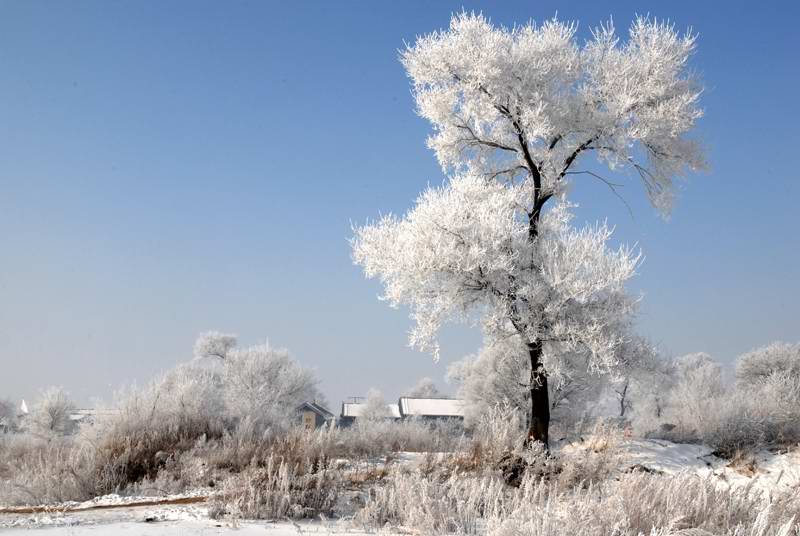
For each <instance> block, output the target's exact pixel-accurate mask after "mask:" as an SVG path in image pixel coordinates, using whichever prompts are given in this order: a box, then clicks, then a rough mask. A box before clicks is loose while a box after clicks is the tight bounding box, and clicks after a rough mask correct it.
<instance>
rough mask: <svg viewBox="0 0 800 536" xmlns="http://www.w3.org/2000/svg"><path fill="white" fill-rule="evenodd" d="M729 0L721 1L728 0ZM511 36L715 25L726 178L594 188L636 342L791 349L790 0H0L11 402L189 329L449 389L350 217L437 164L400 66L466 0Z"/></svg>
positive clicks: (673, 348)
mask: <svg viewBox="0 0 800 536" xmlns="http://www.w3.org/2000/svg"><path fill="white" fill-rule="evenodd" d="M715 4H716V5H715ZM462 5H463V6H464V7H466V8H467V9H476V10H482V11H483V12H484V13H486V14H487V15H489V16H490V17H491V18H492V19H493V20H494V21H496V22H500V23H503V24H509V25H510V24H513V23H514V22H524V21H526V20H528V19H529V18H534V19H537V20H541V19H544V18H549V17H551V16H552V15H554V14H555V13H556V12H558V15H559V17H561V18H567V19H577V20H579V21H580V23H581V32H582V36H585V35H586V33H587V30H588V28H589V27H590V26H593V25H595V24H596V23H598V22H600V21H603V20H606V19H607V18H608V16H609V15H611V16H613V17H614V21H615V23H616V25H617V27H618V28H620V29H626V28H627V26H628V23H629V21H630V19H631V17H632V16H633V15H634V14H635V13H648V12H649V13H651V14H653V15H657V16H659V17H666V18H670V19H671V20H673V21H675V22H676V23H677V25H678V26H680V27H686V26H689V25H691V26H693V27H694V29H695V30H696V31H698V32H699V33H700V41H699V51H698V54H697V55H696V57H695V58H694V65H693V66H694V68H695V69H696V70H697V71H699V72H700V73H701V75H702V77H703V79H704V81H705V84H706V87H707V91H706V93H705V95H704V101H703V103H704V106H705V108H706V111H707V113H706V117H705V118H704V119H703V120H702V122H701V124H700V128H699V129H698V135H699V137H700V138H701V139H702V141H703V143H704V144H705V145H706V146H707V148H708V155H709V161H710V171H709V172H708V173H705V174H701V175H698V176H696V177H692V178H691V180H690V181H689V182H687V183H686V184H685V185H684V186H683V187H682V192H681V195H680V198H679V200H678V204H677V207H676V209H675V211H674V214H673V217H672V219H671V221H669V222H665V221H663V220H661V219H660V218H658V217H657V216H656V215H655V214H654V211H653V210H652V209H650V208H649V207H648V206H647V203H646V201H645V199H644V195H643V193H642V189H641V188H640V187H639V186H638V185H637V184H636V183H635V181H634V180H633V178H632V177H628V178H627V179H626V180H625V182H626V184H628V186H626V187H625V188H624V189H623V195H624V196H625V198H626V200H627V201H628V202H629V203H630V205H631V206H632V208H633V212H634V216H635V217H634V219H632V218H631V217H630V215H629V214H628V212H627V210H626V209H625V207H624V205H623V204H622V203H620V202H619V201H618V200H617V199H616V198H615V197H613V196H612V195H610V194H609V192H608V191H606V189H605V187H604V186H603V185H602V184H599V183H597V181H595V182H594V183H593V182H590V181H589V179H585V180H583V182H578V183H577V184H576V185H575V189H574V194H575V195H574V199H575V200H576V201H578V202H580V203H581V204H582V208H581V212H580V219H581V220H595V219H597V218H604V217H608V219H609V221H611V222H612V223H615V224H616V225H617V230H618V235H617V236H618V237H619V239H621V240H625V241H628V242H638V243H639V245H640V246H641V248H642V249H643V251H644V253H645V255H646V261H645V263H644V265H643V266H642V268H641V271H640V275H639V276H638V278H637V279H636V282H635V285H634V290H635V291H637V292H639V291H641V292H643V293H644V295H645V300H644V304H643V310H642V316H641V322H640V327H641V331H642V332H644V333H646V334H648V335H650V336H651V337H653V339H654V340H655V341H656V342H658V343H660V344H661V345H662V346H663V348H664V349H665V350H666V351H668V352H670V353H675V354H680V353H685V352H690V351H707V352H710V353H711V354H713V355H714V356H715V357H717V358H718V359H720V360H723V361H730V360H732V359H733V358H734V357H735V356H736V355H737V354H739V353H741V352H743V351H746V350H748V349H751V348H752V347H755V346H758V345H761V344H764V343H767V342H769V341H772V340H775V339H784V340H789V341H797V340H800V329H798V328H800V282H798V274H799V273H800V269H799V268H798V266H799V265H800V247H798V246H800V243H799V242H800V240H798V238H797V229H798V220H797V218H798V212H797V207H798V203H799V202H800V180H798V179H800V177H798V165H797V162H796V160H797V155H798V154H799V153H800V143H799V142H800V139H798V123H799V122H800V121H799V120H800V113H798V112H800V104H798V102H799V101H800V99H798V82H800V69H799V68H798V65H800V63H798V58H797V55H798V52H800V38H798V33H797V28H796V24H797V20H798V16H799V15H800V8H799V7H798V5H799V4H798V3H797V2H788V1H787V2H747V3H737V2H726V3H725V4H724V7H718V6H720V5H721V4H718V3H711V2H697V1H692V2H669V3H664V2H649V3H648V2H641V1H637V2H614V3H613V5H612V4H609V3H604V2H569V3H563V4H557V3H553V2H545V1H541V2H503V3H502V4H501V3H500V2H492V3H489V2H486V3H472V2H465V3H463V4H462V3H452V4H450V3H447V2H418V3H414V2H318V3H311V2H309V3H305V2H260V1H259V2H243V1H238V2H216V3H211V2H178V1H170V2H155V1H152V2H133V1H128V2H116V1H96V2H94V1H86V0H82V1H78V2H43V1H18V2H10V1H6V2H2V3H0V363H2V367H0V397H2V396H9V397H13V398H19V397H22V396H25V397H29V398H30V397H32V396H33V395H34V394H35V393H36V391H37V390H38V389H39V388H40V387H44V386H46V385H49V384H57V385H63V386H64V387H66V388H67V389H68V390H69V391H70V392H71V393H72V394H73V395H74V397H75V398H77V399H78V400H79V401H81V402H82V403H86V402H87V401H88V400H89V399H90V397H91V396H94V395H100V396H104V397H107V396H108V395H109V394H110V392H111V391H112V389H113V388H115V387H116V386H119V385H120V384H123V383H126V382H131V381H134V380H136V381H138V382H143V381H145V380H147V379H148V378H150V377H152V376H153V375H154V374H155V373H156V372H157V371H159V370H164V369H166V368H168V367H171V366H173V365H174V364H175V363H177V362H179V361H182V360H186V359H187V358H189V357H190V353H191V352H190V350H191V345H192V342H193V340H194V338H195V336H196V335H197V334H198V333H199V332H200V331H204V330H208V329H219V330H224V331H233V332H236V333H238V334H239V335H240V337H241V340H242V341H243V342H244V343H246V344H247V343H257V342H259V341H263V340H264V339H265V338H267V337H268V338H269V340H270V342H271V343H272V344H273V345H276V346H285V347H288V348H289V349H290V350H291V351H292V352H293V353H294V355H295V356H296V357H297V358H298V359H299V360H300V361H302V362H303V363H304V364H306V365H309V366H313V367H315V368H316V369H317V370H318V373H319V375H320V376H321V378H322V388H323V390H324V391H325V392H326V393H327V394H328V396H329V398H330V401H331V402H332V403H333V405H334V406H335V405H336V404H338V402H339V401H340V400H341V398H342V397H344V396H347V395H354V394H360V393H363V392H365V391H366V390H367V388H368V387H370V386H376V387H378V388H381V389H383V390H384V392H385V393H386V394H387V395H389V396H395V395H397V394H398V393H399V392H400V391H401V390H402V389H403V388H405V387H407V386H409V385H411V384H413V383H414V382H415V381H416V379H417V378H419V377H420V376H423V375H429V376H432V377H433V378H434V379H435V380H437V381H440V380H441V378H442V376H443V374H444V371H445V369H446V365H447V363H448V362H449V361H451V360H453V359H456V358H459V357H460V356H461V355H463V354H464V353H467V352H471V351H474V350H475V349H476V348H477V346H478V344H479V340H480V338H479V335H478V334H477V333H475V332H470V331H469V330H465V329H452V330H449V332H448V334H447V336H446V338H445V346H444V349H443V359H442V361H441V362H439V363H438V364H435V363H433V362H432V360H431V358H430V357H429V356H428V355H426V354H421V353H418V352H416V351H413V350H411V349H409V348H407V347H406V331H407V329H408V327H409V321H408V319H407V316H406V312H404V311H397V310H392V309H390V308H389V307H387V306H386V304H384V303H382V302H379V301H378V300H377V299H376V295H377V293H378V292H379V287H378V285H377V284H376V283H375V282H367V281H365V280H364V279H363V278H362V275H361V274H360V272H359V270H358V269H357V268H356V267H355V266H353V265H352V263H351V260H350V250H349V246H348V243H347V239H348V237H349V236H350V235H351V231H350V228H351V227H350V226H351V222H358V223H360V222H364V221H365V220H366V219H368V218H371V217H375V216H376V215H378V214H379V213H380V212H387V211H394V212H401V211H404V210H406V209H407V208H408V207H409V206H410V205H411V203H412V202H413V200H414V199H415V197H416V195H417V193H418V192H419V191H420V190H421V189H422V188H423V187H424V186H425V185H426V184H428V183H434V184H435V183H439V182H441V180H442V173H441V171H440V170H439V168H438V166H437V164H436V162H435V161H434V158H433V155H432V154H431V153H430V152H429V151H428V150H427V149H426V148H425V137H426V135H427V134H428V132H429V125H428V124H427V123H426V122H425V121H423V120H422V119H420V118H418V117H416V116H415V114H414V112H413V104H412V100H411V96H410V92H409V86H408V81H407V79H406V77H405V73H404V71H403V69H402V67H401V65H400V64H399V63H398V61H397V50H398V48H400V47H401V46H402V44H403V41H404V40H406V41H412V40H413V39H414V37H415V35H418V34H421V33H426V32H429V31H432V30H434V29H437V28H440V27H443V26H446V25H447V24H448V21H449V16H450V13H451V12H452V11H456V10H460V8H461V6H462Z"/></svg>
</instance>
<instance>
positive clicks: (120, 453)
mask: <svg viewBox="0 0 800 536" xmlns="http://www.w3.org/2000/svg"><path fill="white" fill-rule="evenodd" d="M220 337H222V336H220ZM224 337H229V336H224ZM212 339H213V338H212ZM212 339H207V340H206V341H205V344H206V346H209V347H211V348H212V349H213V350H214V351H215V352H223V351H224V352H227V353H228V354H226V355H230V352H236V351H237V350H235V348H234V346H235V343H230V339H225V341H228V342H227V343H226V345H222V344H221V343H215V342H214V340H212ZM215 344H216V346H215ZM231 344H233V345H231ZM762 350H763V351H762ZM762 350H756V351H755V352H751V353H750V354H746V356H743V357H742V358H741V359H740V361H739V366H738V367H737V379H736V382H735V383H734V384H730V385H726V384H725V383H724V382H723V381H722V374H721V369H720V366H719V365H718V364H716V363H715V362H714V361H713V360H712V359H711V358H710V357H708V356H706V355H703V354H694V355H690V356H685V357H683V358H679V359H676V360H673V361H665V362H664V363H662V365H660V367H661V369H662V371H664V374H663V375H662V376H661V377H660V378H661V379H662V380H663V382H662V387H663V386H665V387H664V388H663V389H661V390H656V389H651V390H649V391H648V390H646V389H638V390H637V389H632V390H631V391H630V392H631V393H635V396H632V397H631V398H630V399H628V400H626V401H625V403H624V404H619V405H618V404H616V402H614V400H617V399H615V398H614V397H613V393H615V392H618V390H614V389H615V388H616V387H615V385H611V384H609V388H608V389H607V390H606V393H605V395H604V394H603V393H598V394H597V395H596V396H597V397H598V398H596V400H595V403H594V406H596V407H598V408H600V407H603V397H604V396H605V397H611V399H612V407H614V408H617V407H620V408H622V407H625V408H627V409H628V413H627V415H626V416H625V417H624V418H619V417H618V416H617V417H613V418H611V416H606V417H601V418H598V416H597V415H593V414H591V413H587V412H585V411H584V412H583V413H581V414H573V415H567V416H565V417H564V419H563V421H561V420H559V419H560V418H561V414H560V413H556V415H557V418H556V422H555V425H556V426H555V428H554V430H558V431H559V435H563V436H564V437H567V438H568V439H566V440H562V441H560V444H561V445H563V444H566V443H567V442H569V448H566V447H565V448H560V447H558V446H557V445H554V448H553V449H552V450H551V451H547V450H546V449H545V448H544V447H543V446H542V445H541V444H540V443H536V442H533V443H530V444H526V441H525V435H526V431H525V429H526V422H525V421H526V416H525V414H524V413H523V412H522V411H520V408H518V407H514V406H513V404H509V403H508V400H506V401H505V402H506V403H505V405H495V406H488V405H486V404H484V403H483V401H485V398H482V399H481V400H482V403H481V407H482V408H483V410H482V411H481V412H476V413H475V414H473V415H472V416H471V419H470V421H469V423H468V426H467V427H466V428H465V427H464V426H463V425H461V424H459V423H454V422H447V421H443V422H424V421H418V420H404V421H392V420H387V419H385V418H383V417H382V416H381V415H380V414H377V413H376V415H375V416H372V417H369V418H363V419H361V420H358V421H357V422H356V424H355V425H354V426H352V427H350V428H340V427H325V428H322V429H320V430H316V431H309V430H305V429H303V428H301V427H299V426H296V425H295V423H294V422H292V420H291V419H290V418H289V417H287V415H291V413H290V412H286V411H281V409H280V408H284V409H285V408H287V407H289V404H294V403H295V402H296V400H295V399H290V401H289V403H288V404H287V403H286V402H285V401H284V399H283V397H284V396H286V395H282V396H281V397H278V398H276V397H274V396H272V395H268V396H266V397H264V398H263V399H258V398H257V397H255V396H250V398H249V399H248V400H249V402H248V404H243V403H242V402H241V401H240V400H239V401H238V403H237V405H236V406H234V408H235V409H232V408H231V406H230V405H229V403H228V401H229V400H231V397H232V391H231V388H230V386H229V385H228V384H227V382H229V381H230V380H229V378H232V377H234V372H235V371H232V370H230V369H228V370H225V369H224V368H222V369H220V368H215V367H207V366H201V365H199V364H197V363H195V364H192V365H184V366H180V367H177V368H176V369H174V370H172V371H170V372H168V373H166V374H165V375H163V376H162V377H160V378H158V379H157V380H155V381H153V382H151V383H150V384H147V385H145V386H143V387H138V388H130V389H128V390H126V391H125V392H122V393H120V394H119V395H118V399H117V402H116V411H113V412H111V411H109V412H104V413H100V414H99V415H98V417H97V419H96V421H95V422H93V423H84V424H81V425H80V426H79V427H77V429H76V430H73V429H72V428H71V427H70V426H68V424H69V423H68V420H67V419H65V418H64V412H63V411H62V409H63V408H69V407H71V403H70V402H69V401H68V399H66V397H65V395H64V393H63V392H62V391H58V390H53V389H50V390H47V391H45V392H43V395H42V397H41V400H40V401H39V402H37V404H36V405H35V407H34V409H33V413H34V414H35V415H37V419H36V420H35V421H31V422H33V427H32V428H30V429H27V430H26V429H24V426H23V430H22V431H20V432H18V433H7V434H3V435H0V504H5V505H22V504H58V503H62V502H64V501H81V500H88V499H91V498H93V497H96V496H99V495H103V494H108V493H119V494H123V495H125V494H128V495H159V496H160V495H165V494H175V493H186V492H190V491H191V492H193V493H203V494H206V495H208V497H209V499H208V503H207V504H208V508H209V514H210V515H211V516H212V517H215V518H221V519H231V520H236V519H283V518H319V517H320V516H322V517H324V518H339V519H345V520H349V523H352V524H354V525H356V526H360V527H363V528H366V529H369V530H377V529H381V528H383V527H394V528H401V529H407V530H410V531H416V532H417V533H420V534H431V535H436V534H491V535H498V536H510V535H515V536H516V535H520V536H521V535H529V534H530V535H533V534H548V535H553V534H598V535H600V534H612V533H613V534H632V535H633V534H652V535H661V534H664V535H666V534H732V535H733V534H735V535H744V534H748V535H772V534H776V535H777V534H780V535H789V534H800V532H799V531H800V526H799V525H798V520H800V499H798V497H800V494H798V491H800V490H797V489H783V488H782V491H781V490H771V491H770V492H769V493H767V492H764V491H761V490H759V489H757V488H755V487H753V486H738V487H735V486H729V485H721V483H720V481H719V480H716V481H715V480H713V479H711V478H701V477H699V476H698V475H696V474H688V473H687V474H679V475H666V474H660V473H658V471H648V470H646V468H641V467H639V468H637V467H634V468H633V470H631V471H626V470H625V467H626V465H625V464H624V463H622V456H623V451H622V449H620V446H621V445H623V444H624V443H625V442H626V441H628V440H629V439H630V436H631V434H633V435H635V436H636V435H638V436H648V437H657V438H662V439H669V440H671V441H676V442H695V443H705V444H707V445H709V446H710V447H711V448H713V449H716V451H717V452H716V453H717V454H718V455H720V456H728V457H730V458H737V459H743V457H744V455H745V454H747V453H750V454H752V453H755V452H756V451H758V450H759V449H763V448H772V449H791V448H796V447H797V445H798V443H800V425H798V422H800V379H799V378H798V377H797V375H796V371H797V367H796V365H795V361H794V357H792V356H793V355H794V354H792V353H791V352H794V351H795V347H793V346H789V345H784V346H782V347H776V346H774V345H772V346H770V347H768V348H766V349H762ZM781 352H783V353H784V354H785V353H786V352H789V353H790V355H789V357H787V356H786V355H784V354H782V353H781ZM276 355H277V356H278V360H279V362H280V366H279V367H275V368H274V369H273V368H272V367H271V366H268V365H269V364H270V363H271V360H272V359H273V358H274V357H275V356H276ZM218 359H224V357H222V358H218ZM244 359H245V358H244V357H242V354H240V356H239V359H238V360H237V361H236V362H237V363H239V364H241V363H242V362H243V360H244ZM248 360H249V362H248V363H247V369H248V372H247V381H246V382H244V383H246V384H247V385H250V386H251V387H253V386H255V385H258V382H257V381H254V380H255V379H257V378H259V377H261V378H263V379H264V381H265V382H274V381H277V380H276V376H275V373H274V371H275V370H277V369H280V370H284V371H286V370H288V371H290V373H291V374H293V375H294V376H293V377H294V378H295V380H296V385H299V386H302V388H303V389H304V390H305V392H306V393H314V392H315V387H314V380H313V377H312V376H310V375H308V374H307V373H306V372H304V369H302V368H300V367H299V365H296V364H294V363H293V361H291V358H290V357H289V356H288V354H286V353H285V352H280V353H277V354H273V353H272V352H271V351H269V350H268V349H265V348H262V349H259V350H258V352H257V353H256V354H254V355H250V356H249V358H248ZM259 360H261V361H262V362H259ZM224 365H227V363H225V364H224ZM265 385H266V384H265ZM426 389H428V391H429V392H433V390H432V388H431V386H427V387H426ZM258 391H259V390H258V389H253V391H251V394H252V393H256V392H258ZM486 392H488V391H484V392H482V396H485V394H486ZM645 393H646V394H645ZM376 400H377V397H376ZM377 405H378V404H376V407H377ZM589 406H591V404H590V405H589ZM581 407H582V408H583V407H585V405H583V404H582V405H581ZM48 408H50V409H51V410H48ZM265 408H266V409H268V410H269V411H264V409H265ZM612 415H613V413H612ZM588 423H593V424H588ZM555 443H559V441H558V440H556V441H555ZM409 453H417V454H409ZM629 469H630V467H629ZM637 469H642V470H641V471H640V470H637ZM690 530H694V531H695V532H687V531H690ZM697 531H705V532H697Z"/></svg>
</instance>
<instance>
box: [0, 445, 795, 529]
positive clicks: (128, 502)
mask: <svg viewBox="0 0 800 536" xmlns="http://www.w3.org/2000/svg"><path fill="white" fill-rule="evenodd" d="M581 448H586V447H585V444H578V443H572V444H567V445H563V446H561V447H560V448H558V450H559V451H562V452H564V453H566V452H568V451H570V450H572V451H575V450H577V449H581ZM619 454H620V463H619V471H620V472H625V471H630V470H632V469H634V468H635V469H639V470H648V471H652V472H656V473H663V474H664V475H678V474H681V473H690V474H696V475H698V476H700V477H702V478H708V479H710V480H711V481H713V482H715V483H717V484H718V485H719V486H721V487H740V486H747V485H750V486H751V487H753V488H756V489H762V490H764V491H767V492H770V491H774V490H777V489H779V488H785V489H789V488H792V487H797V486H798V485H800V452H799V451H797V450H795V451H793V452H790V453H770V452H767V451H762V452H760V453H758V455H756V456H755V457H754V458H752V459H751V460H750V461H749V462H748V463H733V462H731V461H729V460H724V459H721V458H718V457H716V456H714V455H712V454H711V449H710V448H708V447H706V446H703V445H690V444H676V443H671V442H669V441H662V440H639V439H635V440H628V441H625V442H623V443H622V444H620V445H619ZM423 456H424V455H423V454H419V453H399V454H398V455H397V457H396V458H395V460H396V462H395V463H399V464H404V465H408V466H413V465H414V464H416V463H418V462H419V461H420V460H421V458H422V457H423ZM753 462H754V463H753ZM206 496H207V493H206V490H198V491H197V492H195V493H190V494H182V495H175V496H168V497H163V498H153V497H120V496H117V495H109V496H106V497H99V498H96V499H93V500H91V501H86V502H83V503H65V504H62V505H58V506H51V507H48V508H47V509H46V510H44V511H37V512H35V513H31V512H26V513H4V514H0V530H2V531H3V534H32V533H39V532H40V533H42V534H46V535H53V536H61V535H63V536H67V535H69V536H73V535H74V536H80V535H90V534H92V535H101V534H115V535H116V534H122V535H124V534H131V535H134V534H135V535H137V536H140V535H141V536H173V535H174V536H179V535H188V534H200V535H203V534H209V535H211V534H237V535H240V536H250V535H256V534H258V535H266V536H269V535H272V536H289V535H297V534H351V535H354V536H356V535H362V534H370V533H374V532H365V531H364V530H363V529H362V528H360V527H357V526H354V525H353V523H352V522H351V521H349V520H346V519H345V520H325V519H320V520H316V521H301V522H294V521H290V520H278V521H246V520H240V519H227V520H213V519H210V518H209V515H208V510H207V508H206V506H205V497H206ZM157 501H163V502H162V503H161V504H152V503H153V502H157ZM142 503H145V504H142ZM412 532H413V531H412ZM409 533H410V532H409V529H407V528H397V529H395V532H391V531H389V530H388V529H387V531H386V532H381V534H409Z"/></svg>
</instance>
